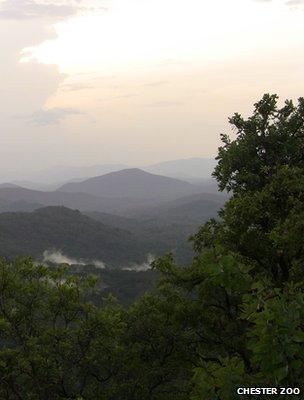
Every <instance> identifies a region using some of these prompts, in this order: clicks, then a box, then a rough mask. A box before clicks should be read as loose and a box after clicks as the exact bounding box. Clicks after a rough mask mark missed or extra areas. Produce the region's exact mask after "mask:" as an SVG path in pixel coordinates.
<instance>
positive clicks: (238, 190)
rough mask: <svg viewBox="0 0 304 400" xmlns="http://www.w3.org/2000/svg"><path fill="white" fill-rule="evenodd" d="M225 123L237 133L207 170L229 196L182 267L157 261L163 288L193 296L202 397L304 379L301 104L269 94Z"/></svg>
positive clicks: (196, 392) (199, 394) (195, 361)
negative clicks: (211, 169) (247, 113)
mask: <svg viewBox="0 0 304 400" xmlns="http://www.w3.org/2000/svg"><path fill="white" fill-rule="evenodd" d="M230 123H231V124H232V126H233V127H235V128H236V133H237V137H236V139H235V140H231V139H230V138H229V137H228V136H227V135H222V141H223V146H222V147H220V148H219V153H218V157H217V159H218V166H217V167H216V169H215V172H214V176H215V177H216V178H217V180H218V182H219V187H220V188H221V189H222V190H224V189H227V190H228V191H232V196H231V198H230V200H229V201H228V202H227V203H226V205H225V206H224V208H223V209H222V210H221V211H220V213H219V217H220V219H219V220H218V221H216V220H211V221H209V222H208V223H207V224H205V225H204V226H203V227H202V228H201V229H200V230H199V232H198V233H197V234H196V235H194V236H193V238H192V240H193V244H194V249H195V250H196V252H197V255H196V257H195V258H194V260H193V263H192V265H191V266H190V267H188V268H178V267H177V266H176V265H175V264H174V261H173V260H172V259H171V260H170V259H168V258H166V259H163V260H159V261H158V262H157V263H156V264H155V266H156V268H158V269H159V270H160V271H161V272H162V273H163V275H164V281H165V282H166V283H167V284H169V285H172V286H173V287H178V288H180V289H182V290H184V292H185V294H186V293H189V292H190V293H191V296H190V298H189V296H188V298H186V297H185V302H186V303H187V304H188V308H189V312H192V313H193V314H194V315H196V316H197V318H196V320H195V321H194V323H193V320H192V321H191V323H190V324H188V326H187V329H188V330H191V331H192V333H193V341H195V342H196V343H197V346H196V347H195V352H194V353H193V357H192V362H193V365H195V367H194V382H195V385H196V389H195V390H194V392H193V398H194V399H200V400H205V399H221V400H225V399H227V400H228V399H233V398H239V396H237V394H236V390H235V389H236V387H237V386H242V387H243V386H271V387H272V386H274V385H278V386H279V385H282V386H291V387H293V386H301V385H302V386H303V383H304V379H303V373H302V371H301V367H300V366H301V365H303V362H304V346H303V342H304V307H303V305H304V295H303V289H304V279H303V261H304V248H303V237H304V235H303V234H304V218H303V217H304V151H303V150H304V99H302V98H300V99H299V102H298V105H297V106H295V105H294V104H293V103H292V102H291V101H286V102H285V106H284V107H282V108H278V97H277V96H276V95H264V97H263V98H262V100H261V101H259V102H258V103H256V104H255V107H254V112H253V115H252V117H250V118H248V119H247V120H246V119H244V118H242V117H241V116H240V115H239V114H235V115H234V116H233V117H232V118H231V119H230ZM190 310H191V311H190Z"/></svg>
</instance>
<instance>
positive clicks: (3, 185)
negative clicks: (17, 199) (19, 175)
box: [0, 182, 20, 189]
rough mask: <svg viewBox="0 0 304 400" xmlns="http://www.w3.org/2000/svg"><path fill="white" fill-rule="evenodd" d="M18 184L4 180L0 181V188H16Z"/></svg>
mask: <svg viewBox="0 0 304 400" xmlns="http://www.w3.org/2000/svg"><path fill="white" fill-rule="evenodd" d="M18 187H20V186H18V185H16V184H14V183H10V182H4V183H0V189H1V188H18Z"/></svg>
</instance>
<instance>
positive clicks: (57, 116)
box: [19, 108, 83, 126]
mask: <svg viewBox="0 0 304 400" xmlns="http://www.w3.org/2000/svg"><path fill="white" fill-rule="evenodd" d="M82 114H83V112H81V111H79V110H75V109H73V108H50V109H41V110H38V111H36V112H34V113H33V114H31V115H29V116H26V117H21V118H25V119H26V120H27V121H28V122H30V123H31V124H33V125H36V126H47V125H58V124H60V123H61V122H62V121H63V120H64V119H65V118H66V117H68V116H69V115H82ZM19 118H20V117H19Z"/></svg>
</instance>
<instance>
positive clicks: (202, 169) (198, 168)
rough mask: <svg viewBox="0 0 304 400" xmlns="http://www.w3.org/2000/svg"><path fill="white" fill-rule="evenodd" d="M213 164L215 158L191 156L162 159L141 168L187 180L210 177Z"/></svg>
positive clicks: (214, 163)
mask: <svg viewBox="0 0 304 400" xmlns="http://www.w3.org/2000/svg"><path fill="white" fill-rule="evenodd" d="M215 166H216V160H215V159H213V158H203V157H193V158H186V159H180V160H172V161H164V162H160V163H157V164H154V165H150V166H148V167H144V168H143V169H144V170H145V171H148V172H151V173H153V174H159V175H164V176H170V177H174V178H179V179H185V180H187V179H189V178H190V179H191V178H196V179H210V178H211V174H212V172H213V170H214V167H215Z"/></svg>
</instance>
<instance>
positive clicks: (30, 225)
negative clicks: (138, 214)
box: [0, 207, 150, 267]
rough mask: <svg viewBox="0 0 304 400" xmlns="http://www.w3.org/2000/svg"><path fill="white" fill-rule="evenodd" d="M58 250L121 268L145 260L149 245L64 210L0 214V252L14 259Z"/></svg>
mask: <svg viewBox="0 0 304 400" xmlns="http://www.w3.org/2000/svg"><path fill="white" fill-rule="evenodd" d="M53 250H54V251H60V252H62V253H63V254H64V255H66V256H68V257H71V258H73V259H81V260H84V261H94V260H98V261H101V262H104V263H106V264H109V265H112V266H116V267H120V266H125V265H130V264H132V263H140V262H143V261H145V259H146V256H147V253H148V252H149V250H150V249H149V248H148V246H146V245H145V243H143V242H140V241H139V240H138V239H137V238H135V237H134V236H133V235H132V234H131V233H130V232H128V231H124V230H121V229H118V228H112V227H109V226H107V225H104V224H102V223H101V222H98V221H95V220H92V219H90V218H89V217H87V216H85V215H82V214H81V213H80V212H79V211H73V210H70V209H67V208H65V207H46V208H42V209H38V210H36V211H34V212H32V213H2V214H0V253H1V256H5V257H8V258H14V257H16V256H20V255H32V256H33V257H35V258H40V259H41V258H42V256H43V253H44V251H53Z"/></svg>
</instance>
